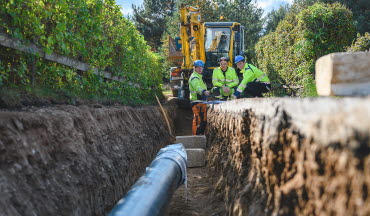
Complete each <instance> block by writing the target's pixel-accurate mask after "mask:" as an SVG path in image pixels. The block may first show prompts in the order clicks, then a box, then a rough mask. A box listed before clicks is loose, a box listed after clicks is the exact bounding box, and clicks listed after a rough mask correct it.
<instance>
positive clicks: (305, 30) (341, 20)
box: [256, 3, 355, 96]
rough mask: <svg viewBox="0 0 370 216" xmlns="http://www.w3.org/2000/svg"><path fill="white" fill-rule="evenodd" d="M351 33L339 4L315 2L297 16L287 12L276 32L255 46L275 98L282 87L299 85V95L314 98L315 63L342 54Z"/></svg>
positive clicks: (349, 21)
mask: <svg viewBox="0 0 370 216" xmlns="http://www.w3.org/2000/svg"><path fill="white" fill-rule="evenodd" d="M354 34H355V26H354V24H353V20H352V13H351V11H349V10H348V9H347V8H345V7H344V6H342V5H340V4H338V3H334V4H322V3H316V4H314V5H312V6H310V7H308V8H307V9H304V10H302V11H301V12H300V13H298V14H294V13H288V14H287V16H286V17H285V18H284V19H283V20H282V21H281V22H280V23H279V25H278V27H277V29H276V31H275V32H272V33H270V34H268V35H266V36H264V37H263V38H261V39H260V41H259V42H258V43H257V45H256V55H257V62H258V65H259V67H260V68H261V69H262V70H264V71H266V72H267V74H268V75H269V77H270V78H271V80H272V82H273V86H276V87H275V91H274V93H275V96H282V95H284V94H286V92H285V91H284V90H283V89H282V87H281V86H282V84H284V85H288V86H301V87H302V88H303V91H299V96H315V95H316V94H315V93H313V91H312V89H314V88H315V87H314V86H312V85H313V80H314V74H315V73H314V63H315V61H316V60H317V59H318V58H319V57H321V56H323V55H326V54H328V53H332V52H341V51H344V50H345V47H347V46H348V45H349V44H350V43H351V41H352V40H353V38H354ZM307 82H308V83H307ZM279 84H280V85H279Z"/></svg>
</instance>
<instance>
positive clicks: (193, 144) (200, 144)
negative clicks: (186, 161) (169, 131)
mask: <svg viewBox="0 0 370 216" xmlns="http://www.w3.org/2000/svg"><path fill="white" fill-rule="evenodd" d="M175 143H182V144H183V145H184V147H185V148H187V149H188V148H201V149H206V144H207V140H206V136H204V135H191V136H176V142H175Z"/></svg>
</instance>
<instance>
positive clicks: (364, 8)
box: [294, 0, 370, 34]
mask: <svg viewBox="0 0 370 216" xmlns="http://www.w3.org/2000/svg"><path fill="white" fill-rule="evenodd" d="M318 2H321V3H330V4H332V3H340V4H343V5H345V6H347V7H348V8H349V9H350V10H351V11H352V13H353V20H354V21H355V24H356V29H357V32H359V33H361V34H364V33H365V32H370V4H369V0H295V1H294V3H295V5H296V6H297V7H298V8H300V9H302V8H306V7H308V6H311V5H313V4H315V3H318Z"/></svg>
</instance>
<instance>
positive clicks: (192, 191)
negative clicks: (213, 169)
mask: <svg viewBox="0 0 370 216" xmlns="http://www.w3.org/2000/svg"><path fill="white" fill-rule="evenodd" d="M187 174H188V189H187V192H186V189H185V186H184V185H183V186H181V187H180V188H179V189H177V191H176V192H175V194H174V196H173V197H172V201H171V203H170V206H169V207H168V211H167V212H168V214H167V216H211V215H212V216H223V215H226V210H225V204H224V202H223V200H222V198H221V197H220V196H215V194H214V193H213V191H214V187H213V185H214V184H215V183H216V182H214V181H213V180H212V178H211V173H210V172H209V167H207V166H205V167H200V168H189V169H188V173H187Z"/></svg>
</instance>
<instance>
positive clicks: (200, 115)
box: [191, 103, 207, 135]
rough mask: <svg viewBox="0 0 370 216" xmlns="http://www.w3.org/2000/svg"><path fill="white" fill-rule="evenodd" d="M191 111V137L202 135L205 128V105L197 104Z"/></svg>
mask: <svg viewBox="0 0 370 216" xmlns="http://www.w3.org/2000/svg"><path fill="white" fill-rule="evenodd" d="M191 109H192V110H193V113H194V118H193V126H192V133H193V135H203V134H204V132H205V130H206V126H207V105H206V104H201V103H198V104H196V105H194V106H193V107H192V108H191Z"/></svg>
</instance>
